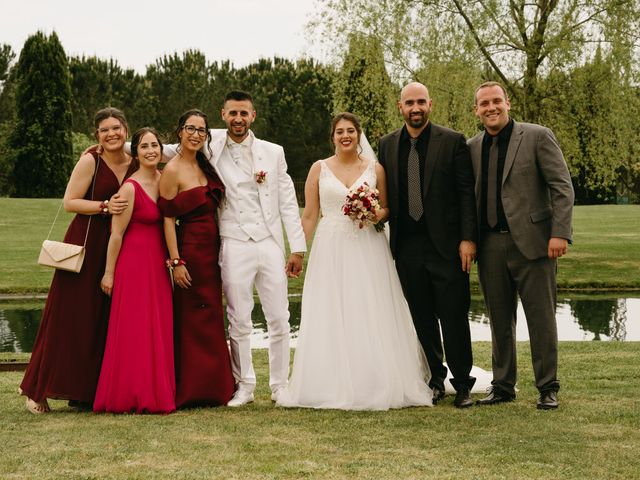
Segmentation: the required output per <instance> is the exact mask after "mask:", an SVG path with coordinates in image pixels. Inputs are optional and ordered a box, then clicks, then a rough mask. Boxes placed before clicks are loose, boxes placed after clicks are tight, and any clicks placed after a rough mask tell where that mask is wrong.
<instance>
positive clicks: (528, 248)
mask: <svg viewBox="0 0 640 480" xmlns="http://www.w3.org/2000/svg"><path fill="white" fill-rule="evenodd" d="M484 135H485V133H484V132H482V133H479V134H478V135H476V136H475V137H473V138H472V139H470V140H469V148H470V150H471V161H472V162H473V170H474V173H475V179H476V186H475V192H476V205H477V209H478V219H480V206H481V203H480V202H481V201H483V200H482V199H481V198H480V196H481V194H482V179H481V175H482V139H483V138H484ZM501 198H502V205H503V207H504V213H505V215H506V217H507V222H508V223H509V230H510V231H511V235H512V237H513V240H514V242H515V244H516V246H517V247H518V249H519V250H520V252H521V253H522V254H523V255H524V256H525V257H527V258H528V259H530V260H534V259H536V258H540V257H544V256H546V255H547V247H548V243H549V238H551V237H560V238H566V239H567V240H569V241H571V234H572V229H571V217H572V212H573V200H574V193H573V186H572V184H571V176H570V175H569V170H568V169H567V164H566V162H565V160H564V157H563V155H562V151H561V150H560V146H559V145H558V142H557V140H556V138H555V136H554V135H553V132H552V131H551V130H549V129H548V128H546V127H543V126H540V125H535V124H531V123H520V122H514V125H513V132H512V133H511V140H510V142H509V148H508V150H507V157H506V159H505V164H504V173H503V176H502V195H501Z"/></svg>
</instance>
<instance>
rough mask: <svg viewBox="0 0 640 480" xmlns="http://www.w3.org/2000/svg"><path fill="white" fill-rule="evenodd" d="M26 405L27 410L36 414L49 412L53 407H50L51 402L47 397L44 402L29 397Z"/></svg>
mask: <svg viewBox="0 0 640 480" xmlns="http://www.w3.org/2000/svg"><path fill="white" fill-rule="evenodd" d="M25 406H26V407H27V410H29V411H30V412H31V413H33V414H35V415H40V414H43V413H49V412H50V411H51V408H50V407H49V403H48V402H47V400H46V399H45V400H44V402H36V401H35V400H31V399H30V398H28V397H27V401H26V402H25Z"/></svg>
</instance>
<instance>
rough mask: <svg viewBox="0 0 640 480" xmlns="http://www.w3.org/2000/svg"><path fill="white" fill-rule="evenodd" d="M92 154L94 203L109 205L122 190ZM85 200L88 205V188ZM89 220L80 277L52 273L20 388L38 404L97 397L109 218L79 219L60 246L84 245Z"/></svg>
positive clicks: (103, 333) (106, 311)
mask: <svg viewBox="0 0 640 480" xmlns="http://www.w3.org/2000/svg"><path fill="white" fill-rule="evenodd" d="M92 154H93V156H94V158H96V159H97V161H98V162H99V164H98V167H97V168H98V170H97V173H96V181H95V190H94V192H93V199H94V200H105V199H109V198H111V196H112V195H113V194H114V193H117V192H118V189H119V188H120V184H119V182H118V178H117V177H116V176H115V174H114V173H113V172H112V171H111V169H110V168H109V166H108V165H107V164H106V163H105V162H104V161H103V160H102V159H101V158H99V157H98V155H97V154H96V153H95V152H92ZM130 173H131V172H128V173H127V176H129V174H130ZM84 199H85V200H91V199H92V197H91V186H89V189H88V190H87V193H86V194H85V196H84ZM89 218H91V226H90V227H89V236H88V238H87V244H86V254H85V258H84V263H83V264H82V269H81V270H80V272H79V273H73V272H65V271H62V270H56V271H55V273H54V275H53V281H52V282H51V287H50V288H49V295H48V296H47V302H46V304H45V307H44V311H43V313H42V320H41V321H40V327H39V328H38V334H37V336H36V341H35V343H34V345H33V352H32V354H31V361H30V362H29V366H28V367H27V370H26V372H25V375H24V379H23V380H22V384H21V385H20V388H21V389H22V391H23V393H24V395H26V396H28V397H29V398H31V399H33V400H35V401H36V402H42V401H44V400H45V399H46V398H47V397H48V398H58V399H66V400H77V401H80V402H85V403H89V404H91V402H93V398H94V396H95V393H96V386H97V384H98V375H99V374H100V365H101V362H102V354H103V352H104V344H105V340H106V336H107V322H108V318H109V303H108V297H107V296H106V295H105V294H104V293H102V290H100V280H101V279H102V276H103V274H104V265H105V260H106V257H107V244H108V242H109V229H110V226H111V218H110V217H102V216H100V215H91V216H89V215H80V214H78V215H76V216H75V217H74V219H73V220H72V221H71V224H70V225H69V228H68V229H67V233H66V235H65V237H64V241H65V242H68V243H74V244H76V245H83V244H84V239H85V234H86V232H87V225H88V223H89Z"/></svg>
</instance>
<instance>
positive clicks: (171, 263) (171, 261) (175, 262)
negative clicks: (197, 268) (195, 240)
mask: <svg viewBox="0 0 640 480" xmlns="http://www.w3.org/2000/svg"><path fill="white" fill-rule="evenodd" d="M164 264H165V265H166V266H167V268H169V269H171V270H173V269H174V268H175V267H179V266H180V265H186V264H187V262H185V261H184V260H183V259H181V258H167V260H166V261H165V262H164Z"/></svg>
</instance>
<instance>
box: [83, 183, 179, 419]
mask: <svg viewBox="0 0 640 480" xmlns="http://www.w3.org/2000/svg"><path fill="white" fill-rule="evenodd" d="M127 182H129V183H131V184H132V185H133V186H134V188H135V201H134V204H133V212H132V214H131V220H130V221H129V225H128V226H127V229H126V231H125V233H124V237H123V239H122V246H121V248H120V253H119V255H118V260H117V262H116V267H115V272H114V280H113V293H112V299H111V314H110V316H109V330H108V333H107V343H106V347H105V351H104V359H103V361H102V370H101V372H100V380H99V382H98V389H97V392H96V398H95V401H94V402H93V410H94V411H95V412H112V413H127V412H135V413H170V412H173V411H174V410H175V409H176V407H175V393H176V384H175V376H174V366H173V312H172V308H173V306H172V301H171V297H172V294H171V280H170V278H169V272H168V271H167V268H166V266H165V259H166V258H167V248H166V246H165V242H164V234H163V229H162V226H163V217H162V215H161V214H160V210H159V209H158V206H157V205H156V203H155V202H154V201H153V200H152V199H151V198H150V197H149V195H148V194H147V192H145V191H144V189H143V188H142V186H140V184H139V183H138V182H136V181H135V180H132V179H129V180H127Z"/></svg>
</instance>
